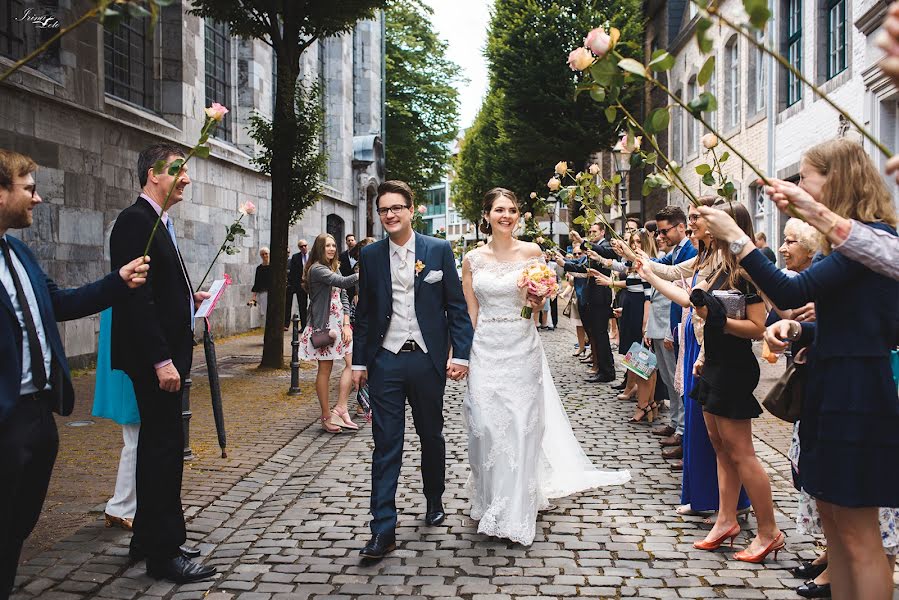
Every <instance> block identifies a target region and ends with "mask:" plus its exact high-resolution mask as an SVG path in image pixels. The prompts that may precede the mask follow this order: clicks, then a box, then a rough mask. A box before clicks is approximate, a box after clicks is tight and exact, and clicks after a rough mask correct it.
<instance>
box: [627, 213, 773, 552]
mask: <svg viewBox="0 0 899 600" xmlns="http://www.w3.org/2000/svg"><path fill="white" fill-rule="evenodd" d="M713 210H720V211H722V212H725V213H727V214H729V215H731V216H732V217H735V218H736V223H737V224H738V225H739V228H740V230H741V231H743V232H744V235H746V236H748V237H749V238H750V239H751V238H752V233H753V232H752V218H751V217H750V216H749V212H748V211H747V210H746V209H745V208H744V207H743V205H742V204H737V203H731V202H725V201H718V202H716V203H715V205H714V208H713ZM707 256H708V258H707V259H706V260H708V261H712V262H711V264H713V265H714V269H713V271H712V273H711V275H710V276H709V277H708V279H706V281H704V282H702V283H700V284H699V285H697V286H696V287H695V288H693V291H692V293H691V294H690V295H689V297H688V296H687V292H686V290H683V289H681V288H679V287H677V286H675V285H674V284H672V283H670V282H668V281H665V280H663V279H661V278H660V277H658V276H657V275H655V274H654V273H653V272H652V271H651V270H650V269H646V268H644V267H643V265H642V263H641V264H638V272H639V273H640V274H641V275H643V276H644V278H645V279H647V280H648V281H649V283H650V285H652V286H653V287H655V288H656V289H657V290H658V291H660V292H661V293H662V294H664V295H666V296H668V297H669V298H671V299H672V300H673V301H675V302H678V303H680V304H682V305H684V304H687V302H689V303H691V304H692V305H693V307H694V312H695V313H696V315H697V316H698V317H700V318H701V319H703V320H705V324H704V326H703V346H702V349H701V350H700V355H699V358H698V359H697V361H696V363H695V365H694V373H695V375H696V378H695V384H694V386H693V389H692V390H686V389H685V390H684V393H685V394H691V396H690V397H691V398H693V399H694V400H696V401H697V402H699V403H700V404H702V416H703V419H704V420H705V424H706V429H707V430H708V432H709V440H711V442H712V446H713V447H714V448H715V453H716V456H717V470H718V496H719V507H718V515H717V517H716V520H715V524H714V526H713V527H712V530H711V531H710V532H709V533H708V535H707V536H706V537H705V539H703V540H701V541H697V542H694V543H693V546H694V547H695V548H697V549H699V550H716V549H718V548H720V547H721V545H722V544H724V543H725V542H727V541H728V540H730V544H731V546H733V540H734V539H735V538H736V537H737V536H738V535H739V534H740V524H739V523H738V521H737V503H738V501H739V497H740V487H741V485H742V486H744V487H745V488H746V492H747V493H748V494H749V497H750V499H751V500H752V505H753V507H754V508H755V515H756V518H757V519H758V531H757V533H756V536H755V537H754V538H753V540H752V542H751V543H750V545H749V547H748V548H746V549H745V550H743V551H740V552H737V553H736V554H735V555H734V558H735V559H736V560H740V561H744V562H751V563H760V562H762V561H764V560H765V557H766V556H767V555H768V554H769V553H771V552H774V553H775V557H776V556H777V552H778V551H779V550H780V549H782V548H783V547H784V534H783V532H781V531H780V529H778V527H777V523H776V522H775V519H774V501H773V499H772V497H771V482H770V480H769V478H768V475H767V473H765V469H764V468H763V467H762V464H761V463H760V462H759V460H758V457H757V456H756V455H755V449H754V447H753V444H752V419H754V418H755V417H758V416H759V415H760V414H761V412H762V411H761V407H760V406H759V403H758V401H757V400H756V399H755V397H754V396H753V391H754V390H755V388H756V386H757V385H758V382H759V366H758V361H757V359H756V358H755V355H754V354H753V352H752V340H753V339H755V338H759V337H761V336H762V334H763V333H764V331H765V305H764V303H763V302H762V298H761V297H760V296H759V295H758V293H757V291H756V289H755V287H754V286H753V285H752V284H751V283H750V281H749V278H748V277H747V276H746V275H745V273H744V272H743V271H742V270H741V269H740V268H739V265H737V262H736V260H735V259H734V257H733V255H732V254H731V253H730V252H728V251H727V249H726V247H725V246H724V245H723V243H722V242H721V240H720V239H718V238H717V237H716V238H714V239H712V241H711V251H710V253H709V254H708V255H707ZM766 260H767V259H766Z"/></svg>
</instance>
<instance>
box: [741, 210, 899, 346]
mask: <svg viewBox="0 0 899 600" xmlns="http://www.w3.org/2000/svg"><path fill="white" fill-rule="evenodd" d="M870 225H871V226H872V227H875V228H877V229H884V230H886V231H889V232H891V233H892V234H893V235H896V230H894V229H893V228H891V227H888V226H886V225H884V224H882V223H870ZM740 265H741V266H742V267H743V268H744V269H746V272H747V273H749V276H750V277H752V280H753V281H754V282H755V284H756V286H758V288H759V289H760V290H762V291H763V292H764V293H765V294H766V295H767V296H768V298H770V299H771V301H772V302H774V304H775V305H777V306H778V307H780V308H783V309H787V308H799V307H800V306H804V305H805V304H806V303H808V302H811V301H814V302H815V315H816V322H815V323H813V324H812V323H803V324H802V333H803V335H802V337H801V338H800V339H799V340H798V342H799V344H800V345H804V344H808V343H809V342H811V343H812V349H813V351H814V353H815V355H816V356H817V357H819V358H835V357H849V356H852V357H883V356H889V353H890V350H891V349H892V348H895V347H896V337H897V336H896V334H897V324H899V321H897V319H899V282H897V281H895V280H893V279H890V278H889V277H886V276H884V275H879V274H878V273H875V272H874V271H872V270H871V269H869V268H867V267H865V266H863V265H862V264H861V263H858V262H855V261H853V260H850V259H849V258H846V256H844V255H843V254H841V253H840V252H839V251H838V250H837V251H834V252H832V253H830V254H829V255H827V256H826V257H824V258H821V259H820V260H815V261H814V262H813V263H812V265H811V266H810V267H808V268H807V269H805V270H804V271H802V272H801V273H799V274H798V275H797V276H795V277H792V278H791V277H788V276H787V275H785V274H784V273H783V272H781V270H780V269H778V268H777V266H776V265H774V264H773V263H772V262H771V261H769V260H768V259H767V257H765V255H764V254H762V253H761V252H759V251H758V250H753V251H752V252H750V253H749V255H748V256H746V258H744V259H743V260H742V261H741V262H740ZM812 337H813V338H814V341H812Z"/></svg>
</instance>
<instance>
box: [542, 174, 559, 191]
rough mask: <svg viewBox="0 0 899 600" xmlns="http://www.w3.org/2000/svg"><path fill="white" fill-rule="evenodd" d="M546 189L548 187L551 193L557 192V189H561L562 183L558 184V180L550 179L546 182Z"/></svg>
mask: <svg viewBox="0 0 899 600" xmlns="http://www.w3.org/2000/svg"><path fill="white" fill-rule="evenodd" d="M546 187H548V188H549V191H551V192H558V191H559V188H560V187H562V182H560V181H559V180H558V179H556V178H555V177H553V178H552V179H550V180H549V181H547V182H546Z"/></svg>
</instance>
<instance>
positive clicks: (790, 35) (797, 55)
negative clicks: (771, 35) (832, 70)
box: [784, 0, 802, 106]
mask: <svg viewBox="0 0 899 600" xmlns="http://www.w3.org/2000/svg"><path fill="white" fill-rule="evenodd" d="M785 8H786V12H787V14H786V17H787V18H786V36H785V39H784V43H785V45H786V59H787V62H789V63H790V65H791V66H792V67H793V68H794V69H796V70H797V71H799V72H801V71H802V0H787V1H786V2H785ZM801 99H802V82H801V81H799V78H798V77H796V76H795V75H794V74H793V73H790V72H789V71H787V81H786V101H787V106H792V105H794V104H796V103H797V102H799V101H800V100H801Z"/></svg>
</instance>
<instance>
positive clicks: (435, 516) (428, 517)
mask: <svg viewBox="0 0 899 600" xmlns="http://www.w3.org/2000/svg"><path fill="white" fill-rule="evenodd" d="M444 519H446V513H445V512H444V511H443V502H442V501H440V500H439V499H438V500H428V509H427V511H426V512H425V523H427V524H428V525H430V526H431V527H436V526H437V525H440V524H441V523H443V521H444Z"/></svg>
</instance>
